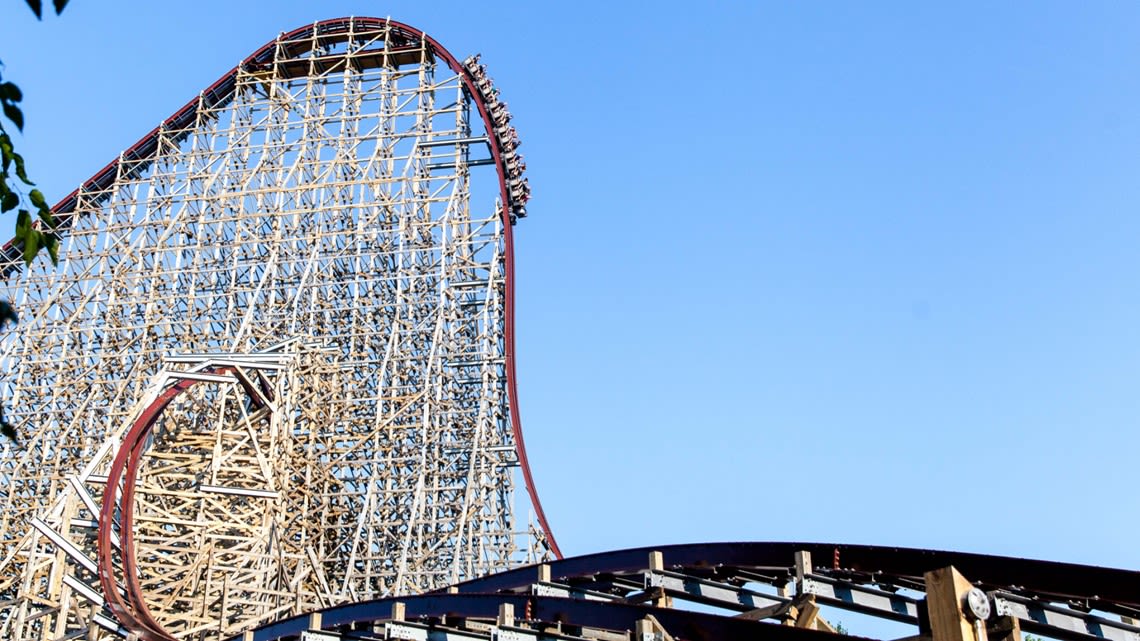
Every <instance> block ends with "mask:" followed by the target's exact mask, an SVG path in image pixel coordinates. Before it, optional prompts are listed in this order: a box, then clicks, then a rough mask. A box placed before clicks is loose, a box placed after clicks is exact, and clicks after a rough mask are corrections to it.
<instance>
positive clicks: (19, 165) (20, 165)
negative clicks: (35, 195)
mask: <svg viewBox="0 0 1140 641" xmlns="http://www.w3.org/2000/svg"><path fill="white" fill-rule="evenodd" d="M12 160H13V161H15V163H16V175H17V176H19V177H20V180H22V181H24V184H25V185H34V184H36V183H34V182H32V181H30V180H28V172H27V171H26V170H25V169H24V157H23V156H21V155H20V154H17V153H13V154H12Z"/></svg>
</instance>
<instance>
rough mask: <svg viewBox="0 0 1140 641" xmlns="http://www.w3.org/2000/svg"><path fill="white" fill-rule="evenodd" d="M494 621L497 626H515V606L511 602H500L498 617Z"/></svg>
mask: <svg viewBox="0 0 1140 641" xmlns="http://www.w3.org/2000/svg"><path fill="white" fill-rule="evenodd" d="M496 623H497V624H498V625H499V627H508V628H513V627H515V606H514V605H513V604H511V603H500V604H499V618H498V620H497V621H496Z"/></svg>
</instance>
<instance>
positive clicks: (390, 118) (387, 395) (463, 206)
mask: <svg viewBox="0 0 1140 641" xmlns="http://www.w3.org/2000/svg"><path fill="white" fill-rule="evenodd" d="M508 119H509V114H506V110H505V105H502V104H500V103H498V101H497V91H496V90H494V89H493V88H492V87H490V80H489V78H486V77H485V74H483V72H482V66H481V65H478V64H477V62H476V61H474V60H469V61H468V62H467V63H466V64H460V63H458V62H457V61H456V60H455V59H454V58H453V57H451V55H450V54H448V53H447V52H446V51H445V50H443V49H442V47H440V46H439V45H438V43H436V42H435V41H434V40H432V39H431V38H428V37H427V36H424V35H423V34H422V33H420V32H417V31H415V30H414V29H411V28H409V27H406V26H405V25H399V24H398V23H394V22H391V21H386V20H374V19H360V18H357V19H343V20H337V21H328V22H325V23H318V24H317V25H313V26H312V27H308V28H305V29H299V30H297V31H294V32H292V33H290V34H283V35H282V36H281V37H279V38H278V39H277V40H276V41H275V42H274V43H271V44H269V45H267V46H266V47H264V48H263V49H262V50H260V51H259V52H258V53H256V54H254V55H253V56H251V57H250V58H249V59H247V60H246V61H245V62H244V63H243V64H242V65H240V66H239V67H237V68H236V69H235V70H234V71H233V72H231V73H230V74H228V75H227V76H225V77H223V79H222V80H220V81H219V82H218V83H217V84H215V85H214V86H213V87H211V88H210V89H209V90H207V91H206V92H204V93H203V94H202V95H201V96H200V97H199V98H198V99H197V100H196V101H194V102H192V103H191V104H190V105H188V106H187V107H186V108H184V109H183V110H182V111H181V112H179V114H178V115H176V116H175V117H172V118H171V119H170V120H168V121H167V122H166V123H164V125H163V126H161V127H160V128H159V129H158V130H156V131H155V132H153V133H152V134H150V135H149V136H148V137H147V138H145V139H144V140H143V141H142V142H140V143H139V144H138V145H136V146H135V147H134V148H132V149H131V150H130V151H128V152H126V153H125V154H124V155H123V156H122V157H120V159H119V160H118V161H117V162H116V163H112V165H110V166H109V167H108V168H107V169H105V170H104V171H103V172H101V173H100V174H98V175H97V176H96V178H93V179H92V180H91V181H89V182H88V183H85V185H84V186H83V187H81V188H80V189H79V190H78V191H77V192H76V193H75V194H73V195H72V197H70V198H69V199H68V200H67V201H65V202H64V203H63V204H62V205H61V206H60V207H58V208H57V211H58V212H59V215H60V217H61V218H62V219H63V220H64V222H65V229H64V232H63V233H62V248H61V251H60V264H59V266H58V267H56V268H52V267H51V266H50V265H45V264H44V263H42V262H39V263H36V264H34V265H33V266H32V267H30V268H27V269H25V268H23V266H22V265H21V264H20V263H19V258H18V254H19V248H18V247H7V248H5V253H6V256H7V258H6V260H7V261H8V262H7V263H5V264H3V265H0V268H2V269H3V271H4V273H5V274H6V280H5V282H4V283H3V287H2V289H0V297H2V298H5V299H7V300H10V301H12V302H13V304H14V305H15V307H16V308H17V309H18V310H20V314H21V323H20V325H19V327H18V328H17V329H16V330H14V331H9V332H8V333H6V334H5V335H4V336H3V343H2V346H0V359H2V360H0V367H2V369H3V380H2V383H0V385H2V387H3V389H4V394H3V398H4V399H5V401H6V403H7V406H8V408H9V410H8V414H9V418H10V419H11V420H12V421H13V422H14V423H16V424H17V425H18V427H19V429H20V430H21V433H22V439H21V440H22V443H21V444H20V445H19V446H15V445H12V444H5V445H4V447H3V451H2V452H0V503H2V507H0V638H15V639H57V638H64V637H69V636H71V635H79V636H82V634H92V635H96V636H98V635H104V634H114V633H116V632H118V633H120V634H122V633H125V632H127V631H128V630H126V629H124V627H123V625H124V624H123V617H121V616H120V617H119V621H116V620H115V617H114V616H113V614H112V613H111V612H109V611H107V610H105V609H104V607H103V603H104V599H103V592H105V590H102V589H101V588H100V577H99V572H98V570H97V568H96V559H97V558H98V555H97V553H96V547H97V545H96V538H97V537H96V531H97V529H98V528H99V527H101V526H102V527H108V528H111V529H112V531H114V532H115V536H116V537H122V536H124V535H125V533H123V532H118V531H117V530H116V529H115V528H118V523H119V522H120V521H121V519H122V515H123V513H124V511H125V510H131V514H132V515H133V520H134V527H133V528H131V532H130V534H131V535H133V537H134V541H133V547H134V549H133V550H132V552H133V553H132V554H130V555H127V554H126V553H124V552H123V551H122V550H121V549H118V548H116V552H115V554H116V555H118V556H117V557H116V559H117V560H116V562H115V565H116V568H117V569H118V570H117V571H124V568H125V566H127V565H132V566H135V568H134V570H135V572H136V573H137V576H138V580H139V584H140V586H141V589H142V591H143V593H144V597H145V606H146V607H147V608H149V610H150V612H151V613H152V614H153V615H154V617H155V619H156V620H157V621H158V622H159V623H161V624H162V625H163V626H164V627H165V629H166V630H168V631H170V632H171V633H172V634H174V635H176V636H178V637H181V638H216V637H219V636H226V635H230V634H235V633H237V632H240V631H241V630H243V629H248V628H249V627H250V626H253V625H256V624H261V623H265V622H267V621H272V620H274V619H275V618H279V617H282V616H286V615H292V614H296V613H300V612H305V611H307V610H310V609H313V608H317V607H322V606H327V605H330V604H333V603H338V602H345V601H352V600H357V599H363V598H368V597H375V596H380V595H399V594H409V593H416V592H421V591H423V590H426V589H429V588H434V587H439V586H443V585H446V584H450V583H453V582H455V581H457V580H462V579H465V578H470V577H473V576H478V575H483V574H486V573H489V572H493V571H496V570H500V569H504V568H508V567H513V566H515V565H517V564H519V563H521V562H526V561H533V560H535V559H536V558H538V557H541V556H544V555H549V554H550V553H551V552H553V553H555V554H557V547H556V546H555V545H554V544H553V541H552V539H550V537H549V534H548V532H546V527H545V520H544V519H543V518H541V507H540V506H538V505H537V499H536V497H535V496H534V494H533V487H529V488H528V490H530V495H531V498H532V501H530V503H531V507H532V508H534V509H535V510H536V512H537V515H538V517H539V520H540V522H541V526H540V527H536V526H532V525H528V524H527V521H526V519H521V520H520V519H519V518H516V516H515V507H514V503H515V497H514V488H515V486H516V476H520V475H522V474H521V472H520V470H522V471H523V472H525V471H526V470H525V451H524V450H523V449H522V443H521V434H520V432H519V429H518V416H517V407H516V406H515V403H516V401H515V399H514V381H513V363H512V360H511V359H512V354H511V342H512V334H511V329H510V323H511V322H512V321H511V315H512V314H511V297H512V294H511V280H510V279H511V269H512V260H511V225H512V224H513V222H514V220H515V219H516V217H517V216H522V215H525V209H523V208H522V204H523V203H524V202H525V199H526V196H527V194H526V193H525V192H526V188H525V183H522V182H520V178H521V176H520V175H519V174H520V173H521V167H520V164H521V160H520V159H519V158H518V157H517V154H516V152H515V147H516V146H517V144H518V141H517V137H516V136H515V135H514V132H513V129H511V128H509V127H508V126H507V120H508ZM207 371H210V372H220V373H213V374H210V373H203V372H207ZM194 376H198V377H205V378H204V379H203V380H202V383H201V384H199V385H196V386H194V388H193V389H192V390H188V391H187V392H185V393H183V394H181V395H179V397H178V398H177V399H176V400H175V401H173V402H172V403H171V405H170V406H169V407H167V408H166V409H165V411H164V412H163V415H162V417H161V420H159V421H158V422H157V423H156V425H155V426H154V429H153V431H152V432H151V433H150V435H149V436H148V437H147V441H146V446H145V448H144V449H143V450H142V451H143V455H142V457H143V458H142V460H141V462H140V464H139V472H138V481H137V487H136V490H135V493H134V500H133V502H132V504H130V505H125V504H120V503H115V504H114V505H113V506H112V515H113V516H114V518H113V519H111V520H112V521H113V522H112V523H106V522H104V523H102V524H100V523H99V522H98V517H99V514H98V510H99V508H100V503H101V501H102V498H103V495H104V488H105V487H106V484H107V481H106V474H107V473H108V469H109V467H110V466H111V462H112V459H113V458H114V457H115V456H116V452H117V451H118V448H119V446H120V443H121V442H122V439H123V438H124V435H125V434H127V433H128V430H129V429H130V427H131V426H132V424H133V423H134V421H136V420H137V418H138V417H139V415H140V413H141V412H143V411H144V410H145V408H146V407H147V406H148V403H151V402H153V399H154V398H156V395H158V394H160V393H161V392H162V390H163V389H165V388H164V386H167V387H168V386H170V385H172V384H173V382H174V381H177V380H185V379H186V377H194ZM211 377H212V378H211ZM239 382H240V383H243V384H244V386H243V385H241V384H239ZM251 390H259V391H258V392H257V393H256V394H252V396H257V395H262V396H264V399H263V400H266V401H267V402H255V401H257V399H255V398H251ZM526 476H529V472H527V473H526ZM124 485H125V484H124ZM120 494H121V493H120ZM118 540H119V539H118V538H116V542H117V541H118ZM116 544H118V543H116ZM104 587H105V586H104ZM124 588H125V589H126V588H129V586H124ZM126 627H128V628H129V625H128V626H126Z"/></svg>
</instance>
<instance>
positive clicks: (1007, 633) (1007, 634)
mask: <svg viewBox="0 0 1140 641" xmlns="http://www.w3.org/2000/svg"><path fill="white" fill-rule="evenodd" d="M986 635H987V636H988V637H989V638H990V641H1021V621H1019V620H1018V618H1017V617H1013V616H1003V617H998V618H997V619H996V620H991V622H990V625H989V626H987V627H986Z"/></svg>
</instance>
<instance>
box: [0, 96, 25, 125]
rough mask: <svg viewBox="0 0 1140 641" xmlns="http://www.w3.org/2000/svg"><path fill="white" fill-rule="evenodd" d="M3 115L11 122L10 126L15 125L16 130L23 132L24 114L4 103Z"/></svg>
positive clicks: (17, 108) (14, 106) (11, 105)
mask: <svg viewBox="0 0 1140 641" xmlns="http://www.w3.org/2000/svg"><path fill="white" fill-rule="evenodd" d="M4 115H5V116H7V117H8V120H11V121H12V124H14V125H16V129H19V130H20V131H23V130H24V112H22V111H20V108H19V107H17V106H16V105H13V104H11V103H7V102H6V103H4Z"/></svg>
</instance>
